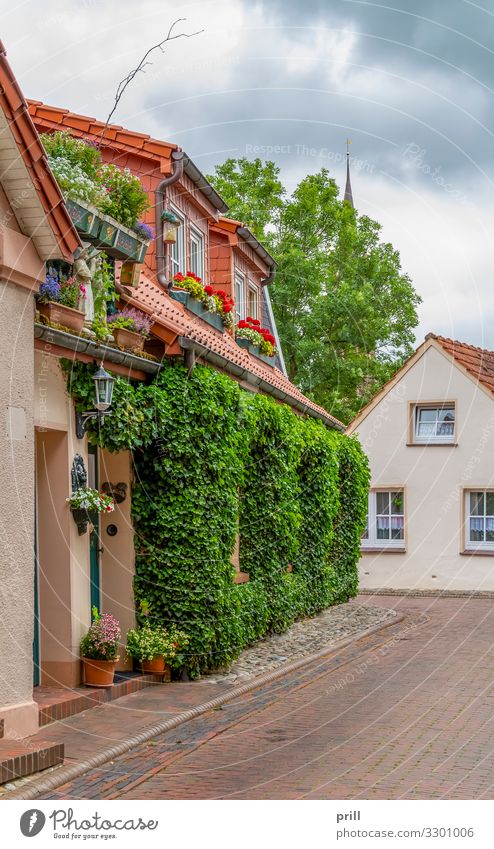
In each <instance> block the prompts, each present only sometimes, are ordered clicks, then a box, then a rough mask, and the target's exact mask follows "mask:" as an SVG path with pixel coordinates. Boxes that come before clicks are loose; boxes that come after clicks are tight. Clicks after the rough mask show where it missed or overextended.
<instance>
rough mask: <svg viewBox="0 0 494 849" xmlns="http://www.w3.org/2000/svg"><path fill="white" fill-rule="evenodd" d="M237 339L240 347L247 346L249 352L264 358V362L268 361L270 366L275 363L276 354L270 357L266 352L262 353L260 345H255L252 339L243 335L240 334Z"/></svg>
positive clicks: (261, 358) (258, 357) (259, 358)
mask: <svg viewBox="0 0 494 849" xmlns="http://www.w3.org/2000/svg"><path fill="white" fill-rule="evenodd" d="M235 341H236V343H237V345H238V346H239V347H240V348H245V349H246V350H247V351H248V352H249V354H252V356H253V357H257V359H258V360H263V362H265V363H267V364H268V365H269V366H272V365H273V364H274V355H273V356H272V357H268V356H266V354H261V349H260V347H259V345H253V344H252V342H251V341H250V339H243V338H242V337H241V336H238V337H237V338H236V340H235Z"/></svg>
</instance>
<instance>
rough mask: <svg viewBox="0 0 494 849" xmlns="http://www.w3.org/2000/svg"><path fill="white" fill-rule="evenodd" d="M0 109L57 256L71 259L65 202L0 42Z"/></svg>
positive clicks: (72, 235)
mask: <svg viewBox="0 0 494 849" xmlns="http://www.w3.org/2000/svg"><path fill="white" fill-rule="evenodd" d="M0 108H1V109H2V110H3V112H4V114H5V117H6V119H7V121H8V124H9V127H10V130H11V132H12V135H13V136H14V139H15V141H16V144H17V147H18V149H19V154H20V156H21V157H22V160H23V162H24V165H25V167H26V168H27V171H28V173H29V176H30V178H31V181H32V183H33V186H34V188H35V189H36V193H37V195H38V198H39V200H40V202H41V205H42V207H43V210H44V213H45V215H46V220H47V222H48V224H49V225H50V228H51V230H52V232H53V235H54V237H55V239H56V242H57V244H58V246H59V248H60V255H61V256H62V257H64V258H66V259H71V258H72V254H73V252H74V251H75V249H76V248H77V247H78V246H79V245H80V241H79V237H78V235H77V233H76V231H75V228H74V225H73V224H72V220H71V218H70V216H69V213H68V212H67V209H66V206H65V202H64V199H63V197H62V194H61V192H60V189H59V188H58V184H57V182H56V180H55V178H54V177H53V175H52V173H51V171H50V169H49V168H48V164H47V161H46V155H45V151H44V149H43V146H42V144H41V142H40V140H39V136H38V133H37V132H36V129H35V127H34V124H33V122H32V120H31V117H30V115H29V112H28V107H27V103H26V101H25V99H24V95H23V94H22V91H21V89H20V88H19V84H18V82H17V80H16V78H15V76H14V74H13V72H12V69H11V67H10V65H9V63H8V61H7V55H6V50H5V47H4V46H3V43H2V42H1V41H0Z"/></svg>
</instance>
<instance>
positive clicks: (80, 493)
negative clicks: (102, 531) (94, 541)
mask: <svg viewBox="0 0 494 849" xmlns="http://www.w3.org/2000/svg"><path fill="white" fill-rule="evenodd" d="M66 501H67V502H68V504H69V506H70V509H71V511H72V516H73V517H74V522H75V523H76V525H77V530H78V531H79V534H80V535H81V534H85V533H86V531H87V526H88V524H89V522H91V523H92V524H93V525H94V524H95V523H96V521H97V519H98V513H113V511H114V509H115V502H114V500H113V498H110V496H109V495H105V494H104V492H98V490H97V489H89V488H88V487H81V489H77V490H76V491H75V492H73V493H72V495H69V497H68V498H67V499H66Z"/></svg>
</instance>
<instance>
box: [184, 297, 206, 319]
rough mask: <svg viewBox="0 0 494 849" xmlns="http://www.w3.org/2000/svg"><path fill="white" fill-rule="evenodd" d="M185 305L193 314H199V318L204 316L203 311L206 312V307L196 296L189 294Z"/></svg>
mask: <svg viewBox="0 0 494 849" xmlns="http://www.w3.org/2000/svg"><path fill="white" fill-rule="evenodd" d="M186 307H187V309H188V310H190V312H193V313H194V315H199V316H201V318H204V313H207V309H206V307H205V306H204V304H203V303H201V301H198V300H197V298H193V297H192V295H189V297H188V299H187V303H186Z"/></svg>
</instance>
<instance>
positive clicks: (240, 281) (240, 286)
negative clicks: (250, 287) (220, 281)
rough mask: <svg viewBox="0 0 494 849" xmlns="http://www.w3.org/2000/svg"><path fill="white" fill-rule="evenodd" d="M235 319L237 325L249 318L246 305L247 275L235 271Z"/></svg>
mask: <svg viewBox="0 0 494 849" xmlns="http://www.w3.org/2000/svg"><path fill="white" fill-rule="evenodd" d="M234 279H235V318H236V320H237V324H238V322H239V321H242V320H243V319H245V318H246V317H247V313H246V311H245V310H246V303H245V275H244V274H242V273H241V272H240V271H235V277H234Z"/></svg>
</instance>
